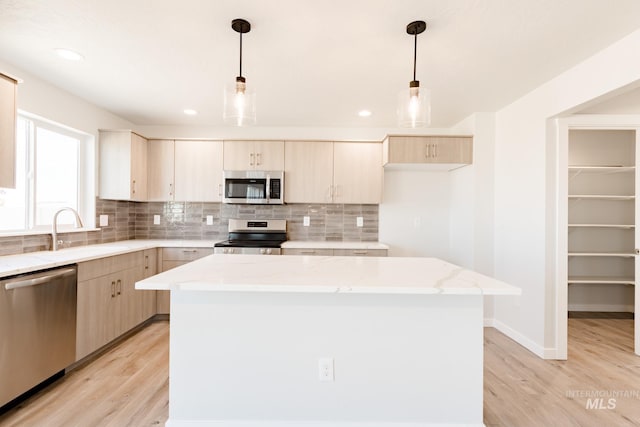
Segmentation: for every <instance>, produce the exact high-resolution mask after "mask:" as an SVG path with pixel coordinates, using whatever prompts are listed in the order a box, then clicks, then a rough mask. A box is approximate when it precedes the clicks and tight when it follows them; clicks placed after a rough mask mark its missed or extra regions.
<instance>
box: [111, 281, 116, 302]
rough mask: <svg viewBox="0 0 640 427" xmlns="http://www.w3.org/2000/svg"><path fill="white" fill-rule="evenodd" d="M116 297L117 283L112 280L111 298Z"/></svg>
mask: <svg viewBox="0 0 640 427" xmlns="http://www.w3.org/2000/svg"><path fill="white" fill-rule="evenodd" d="M115 297H116V281H115V280H112V281H111V298H115Z"/></svg>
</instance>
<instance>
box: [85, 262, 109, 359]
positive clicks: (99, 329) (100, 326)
mask: <svg viewBox="0 0 640 427" xmlns="http://www.w3.org/2000/svg"><path fill="white" fill-rule="evenodd" d="M117 281H118V273H113V274H109V275H107V276H103V277H98V278H96V279H91V280H85V281H81V282H78V288H77V294H78V301H77V304H78V309H77V310H78V311H77V323H76V324H77V327H76V360H80V359H82V358H83V357H85V356H87V355H88V354H91V353H92V352H94V351H95V350H97V349H99V348H100V347H102V346H103V345H105V344H107V343H108V342H110V341H111V340H113V339H114V338H116V336H117V329H118V326H119V324H118V323H119V322H118V320H117V319H118V318H119V316H120V311H119V304H118V299H117Z"/></svg>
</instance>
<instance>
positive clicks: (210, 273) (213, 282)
mask: <svg viewBox="0 0 640 427" xmlns="http://www.w3.org/2000/svg"><path fill="white" fill-rule="evenodd" d="M136 289H158V290H176V291H218V292H229V291H240V292H316V293H324V292H345V293H365V294H367V293H369V294H374V293H375V294H380V293H383V294H385V293H386V294H450V295H519V294H520V293H521V291H520V289H519V288H516V287H514V286H511V285H509V284H507V283H504V282H501V281H499V280H496V279H493V278H490V277H488V276H484V275H482V274H479V273H476V272H474V271H471V270H467V269H464V268H461V267H458V266H456V265H454V264H450V263H448V262H445V261H442V260H439V259H437V258H405V257H342V256H326V257H325V256H299V255H280V256H261V255H242V256H238V255H223V254H216V255H209V256H207V257H204V258H201V259H199V260H196V261H193V262H191V263H189V264H186V265H183V266H180V267H177V268H174V269H172V270H169V271H166V272H164V273H160V274H157V275H155V276H152V277H150V278H148V279H145V280H142V281H140V282H137V283H136Z"/></svg>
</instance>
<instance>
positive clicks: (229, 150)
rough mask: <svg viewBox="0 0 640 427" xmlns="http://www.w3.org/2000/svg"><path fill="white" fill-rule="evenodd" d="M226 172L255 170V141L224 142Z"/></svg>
mask: <svg viewBox="0 0 640 427" xmlns="http://www.w3.org/2000/svg"><path fill="white" fill-rule="evenodd" d="M223 164H224V170H249V169H255V165H256V155H255V152H254V143H253V141H224V162H223Z"/></svg>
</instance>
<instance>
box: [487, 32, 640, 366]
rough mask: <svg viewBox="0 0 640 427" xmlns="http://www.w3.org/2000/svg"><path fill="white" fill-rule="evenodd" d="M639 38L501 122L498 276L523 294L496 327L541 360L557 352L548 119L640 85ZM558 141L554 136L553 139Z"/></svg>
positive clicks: (503, 114)
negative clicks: (542, 357)
mask: <svg viewBox="0 0 640 427" xmlns="http://www.w3.org/2000/svg"><path fill="white" fill-rule="evenodd" d="M639 47H640V30H638V31H636V32H634V33H632V34H630V35H629V36H627V37H625V38H623V39H621V40H620V41H618V42H616V43H614V44H613V45H611V46H609V47H608V48H607V49H605V50H603V51H601V52H600V53H598V54H596V55H594V56H593V57H591V58H589V59H587V60H586V61H584V62H582V63H580V64H578V65H576V66H575V67H573V68H572V69H570V70H568V71H567V72H565V73H563V74H561V75H559V76H558V77H556V78H554V79H553V80H551V81H549V82H547V83H545V84H544V85H542V86H540V87H539V88H537V89H535V90H534V91H532V92H531V93H529V94H527V95H525V96H523V97H522V98H520V99H518V100H517V101H515V102H514V103H512V104H511V105H509V106H507V107H505V108H504V109H502V110H500V111H499V112H498V113H497V115H496V140H495V150H496V153H495V276H496V277H497V278H499V279H501V280H504V281H506V282H508V283H511V284H513V285H515V286H519V287H521V288H522V290H523V293H522V296H521V297H514V298H500V299H497V300H496V306H495V318H496V321H497V323H496V325H497V326H498V327H499V329H501V330H502V331H504V332H506V333H507V334H509V335H510V336H512V337H513V338H515V339H517V340H518V341H519V342H520V343H522V344H524V345H525V346H527V347H528V348H529V349H530V350H532V351H534V352H535V353H536V354H538V355H540V356H546V357H554V356H555V351H556V336H555V330H556V326H557V325H556V324H555V322H556V319H555V310H556V308H555V307H556V298H557V295H556V287H555V285H556V284H555V281H554V280H555V274H554V272H555V265H553V262H552V261H551V260H552V257H548V256H547V254H548V253H552V252H554V246H555V244H556V238H555V235H556V234H555V233H556V229H555V223H554V218H555V217H554V210H555V208H556V205H555V197H556V194H555V192H554V191H553V189H554V188H555V187H554V186H555V174H556V172H557V168H556V167H555V162H556V161H557V157H556V156H557V153H556V152H555V144H556V141H554V140H553V138H551V139H550V138H548V136H549V134H548V132H547V131H548V129H547V119H549V118H551V117H555V116H558V115H561V114H568V113H570V112H573V111H575V110H578V109H579V108H580V107H581V106H582V105H584V104H586V103H588V102H589V101H592V100H593V99H595V98H598V97H600V96H603V95H606V94H608V93H611V92H614V91H616V90H619V89H620V88H623V87H632V86H633V85H634V84H637V82H638V81H639V80H640V56H639V55H638V54H637V52H638V48H639ZM550 133H551V132H550Z"/></svg>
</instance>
